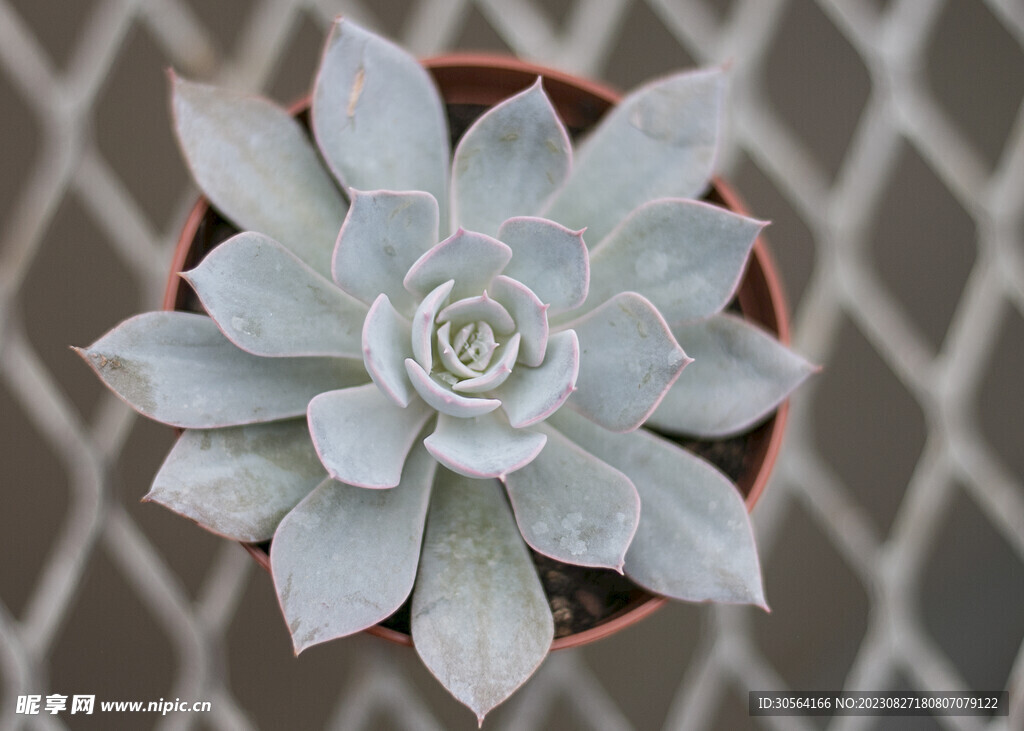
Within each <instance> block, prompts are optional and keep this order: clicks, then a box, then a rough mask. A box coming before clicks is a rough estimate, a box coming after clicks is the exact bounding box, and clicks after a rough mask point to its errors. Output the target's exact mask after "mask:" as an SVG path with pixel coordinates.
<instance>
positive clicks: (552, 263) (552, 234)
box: [498, 216, 590, 313]
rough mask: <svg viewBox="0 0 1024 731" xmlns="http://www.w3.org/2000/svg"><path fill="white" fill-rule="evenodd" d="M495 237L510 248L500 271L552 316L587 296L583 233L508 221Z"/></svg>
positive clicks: (533, 221)
mask: <svg viewBox="0 0 1024 731" xmlns="http://www.w3.org/2000/svg"><path fill="white" fill-rule="evenodd" d="M498 238H499V239H500V240H501V241H503V242H504V243H505V244H507V245H508V247H509V248H510V249H512V261H510V262H509V263H508V266H507V267H505V271H504V272H503V273H504V275H505V276H507V277H510V278H511V279H515V280H516V281H518V282H522V283H523V284H525V285H526V286H527V287H529V288H530V289H531V290H533V292H534V294H536V295H537V297H538V298H539V299H540V301H541V302H543V303H545V304H547V305H549V306H550V307H551V312H552V313H558V312H564V311H566V310H571V309H574V308H576V307H579V306H580V305H581V304H583V300H585V299H586V297H587V288H588V286H589V282H590V264H589V262H588V257H587V245H586V244H585V243H583V231H570V230H569V229H567V228H566V227H565V226H561V225H559V224H557V223H554V222H553V221H548V220H547V219H544V218H531V217H528V216H520V217H518V218H510V219H509V220H507V221H505V223H503V224H502V225H501V228H500V229H499V230H498Z"/></svg>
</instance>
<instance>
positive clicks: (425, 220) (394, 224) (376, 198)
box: [331, 190, 438, 316]
mask: <svg viewBox="0 0 1024 731" xmlns="http://www.w3.org/2000/svg"><path fill="white" fill-rule="evenodd" d="M437 215H438V212H437V201H436V200H434V198H433V196H431V195H429V194H427V193H421V192H418V191H412V192H408V193H394V192H391V191H387V190H378V191H372V192H369V193H364V192H362V191H358V190H353V191H352V207H351V208H350V209H349V212H348V216H347V217H346V218H345V223H344V225H343V226H342V227H341V233H340V234H339V235H338V244H337V247H336V248H335V250H334V259H333V260H332V266H331V271H332V273H333V275H334V281H335V282H336V283H337V284H338V286H339V287H341V288H342V289H343V290H345V291H346V292H348V293H349V294H350V295H352V296H353V297H355V298H356V299H358V300H361V301H362V302H365V303H366V304H368V305H369V304H371V303H372V302H373V301H374V300H375V299H377V295H379V294H381V293H384V294H386V295H387V296H388V299H390V300H391V304H392V305H394V307H395V309H396V310H398V311H399V312H401V313H402V314H403V315H405V316H409V315H410V314H412V312H413V310H414V309H416V303H417V301H418V298H414V297H413V296H412V294H410V293H409V292H408V290H406V289H405V287H404V286H403V285H402V280H403V279H404V278H405V274H406V272H408V271H409V267H411V266H412V265H413V264H414V263H415V262H416V260H417V259H419V258H420V257H421V256H423V254H424V253H426V252H427V251H428V250H429V249H430V247H432V246H434V245H435V244H437V231H438V228H437V226H438V222H437Z"/></svg>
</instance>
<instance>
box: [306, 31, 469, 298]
mask: <svg viewBox="0 0 1024 731" xmlns="http://www.w3.org/2000/svg"><path fill="white" fill-rule="evenodd" d="M311 117H312V120H313V131H314V133H315V134H316V140H317V143H318V144H319V146H320V149H321V151H323V153H324V157H326V158H327V162H328V164H329V165H330V166H331V169H332V170H333V171H334V173H335V175H336V176H337V177H338V179H339V180H341V181H342V182H343V183H344V184H345V185H346V186H347V187H350V188H358V189H359V190H423V191H426V192H427V193H430V194H431V195H432V196H434V198H435V199H437V201H438V203H440V208H441V211H442V216H445V212H446V211H447V208H448V203H447V201H448V196H447V193H448V165H449V161H450V156H449V151H448V150H449V147H448V123H447V121H446V119H445V115H444V108H443V106H442V104H441V98H440V96H439V95H438V93H437V89H436V88H435V86H434V82H433V81H432V80H431V78H430V75H429V74H428V73H427V72H426V71H425V70H424V69H423V67H422V66H420V64H419V63H418V62H417V61H416V59H414V58H413V57H412V56H410V55H409V54H408V53H407V52H406V51H404V50H402V49H401V48H399V47H398V46H396V45H394V44H393V43H390V42H389V41H386V40H384V39H383V38H381V37H379V36H376V35H374V34H372V33H369V32H367V31H366V30H364V29H362V28H360V27H359V26H357V25H355V24H353V23H351V22H350V21H347V20H343V19H339V20H338V21H337V23H335V25H334V27H333V28H332V30H331V34H330V36H329V37H328V38H327V45H326V47H325V48H324V54H323V58H322V59H321V61H320V69H319V71H318V73H317V78H316V85H315V86H314V88H313V109H312V115H311ZM442 230H447V228H446V227H445V226H442ZM388 294H390V292H389V293H388Z"/></svg>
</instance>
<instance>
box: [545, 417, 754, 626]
mask: <svg viewBox="0 0 1024 731" xmlns="http://www.w3.org/2000/svg"><path fill="white" fill-rule="evenodd" d="M549 423H550V424H551V425H552V426H554V427H555V428H556V429H558V430H559V431H561V432H562V433H563V434H565V435H566V436H567V437H569V438H570V439H572V440H573V441H574V442H576V443H577V444H579V445H580V446H581V447H583V448H584V449H585V450H587V451H588V452H590V453H591V454H594V455H597V456H599V457H600V458H601V459H602V460H603V461H605V462H607V463H608V464H610V465H612V466H613V467H615V468H617V469H619V470H622V472H623V473H625V474H626V476H628V477H629V478H630V479H631V480H632V481H633V484H634V485H636V489H637V491H638V492H639V493H640V503H641V506H642V507H641V510H640V526H639V527H638V528H637V532H636V535H635V536H634V537H633V542H632V543H631V544H630V546H629V551H628V552H627V553H626V575H627V576H629V578H631V579H633V581H635V582H636V583H638V584H640V586H643V587H645V588H647V589H650V590H651V591H654V592H657V593H658V594H663V595H665V596H669V597H672V598H675V599H683V600H686V601H694V602H700V601H715V602H731V603H743V604H757V605H759V606H761V607H766V605H765V600H764V589H763V588H762V585H761V568H760V564H759V563H758V559H757V549H756V548H755V546H754V536H753V533H752V532H751V529H750V519H749V517H748V516H747V510H746V506H745V505H744V504H743V498H742V497H741V496H740V493H739V491H738V490H736V488H735V487H734V486H733V484H732V483H731V482H729V480H728V479H727V478H726V477H725V476H724V475H723V474H721V473H720V472H719V471H718V470H716V469H715V468H714V467H712V466H711V465H710V464H708V463H707V462H705V461H704V460H702V459H700V458H699V457H696V456H694V455H692V454H690V453H689V452H687V451H685V450H682V449H680V448H679V447H676V446H675V445H673V444H670V443H669V442H666V441H665V440H664V439H660V438H658V437H656V436H654V435H653V434H651V433H650V432H648V431H646V430H639V431H635V432H631V433H629V434H613V433H611V432H608V431H605V430H604V429H602V428H601V427H599V426H597V425H595V424H592V423H590V422H589V421H587V420H586V419H584V418H582V417H580V416H579V415H577V414H574V413H572V412H571V411H567V410H566V409H562V410H561V411H559V412H558V413H556V414H554V415H553V416H552V417H551V419H550V420H549Z"/></svg>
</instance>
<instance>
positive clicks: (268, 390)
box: [76, 312, 369, 429]
mask: <svg viewBox="0 0 1024 731" xmlns="http://www.w3.org/2000/svg"><path fill="white" fill-rule="evenodd" d="M76 352H78V354H79V355H81V356H82V357H83V358H85V360H86V362H88V363H89V365H90V366H92V368H93V370H95V371H96V374H97V375H98V376H99V377H100V378H101V379H103V382H104V383H106V384H107V386H109V387H110V389H111V390H113V391H114V392H115V393H116V394H117V395H118V396H120V397H121V398H122V399H123V400H124V401H125V402H127V403H128V405H129V406H131V407H132V408H133V409H135V410H136V411H138V412H139V413H140V414H142V415H143V416H148V417H149V418H151V419H156V420H157V421H162V422H163V423H165V424H170V425H171V426H178V427H182V428H185V429H210V428H213V427H221V426H238V425H240V424H253V423H256V422H263V421H274V420H276V419H285V418H288V417H292V416H299V415H301V414H303V413H304V412H305V411H306V405H307V404H308V403H309V400H310V399H312V398H313V397H314V396H316V395H317V394H318V393H323V392H324V391H331V390H334V389H336V388H345V387H348V386H354V385H356V384H359V383H365V382H366V381H367V380H368V379H369V376H368V375H366V370H365V369H364V368H363V363H362V361H360V360H355V359H352V358H260V357H258V356H255V355H252V354H251V353H246V352H245V351H244V350H239V349H238V348H237V347H235V346H234V345H233V344H232V343H231V342H230V341H229V340H228V339H227V338H225V337H224V334H223V333H222V332H221V331H220V330H218V329H217V326H216V325H215V324H214V322H213V320H211V319H210V318H209V317H206V316H205V315H195V314H191V313H187V312H147V313H144V314H142V315H136V316H135V317H132V318H130V319H128V320H125V321H124V322H122V323H121V324H120V325H118V326H117V327H115V328H114V329H113V330H111V331H110V332H108V333H107V334H106V335H104V336H103V337H102V338H100V339H99V340H97V341H96V342H95V343H93V344H92V345H90V346H89V347H88V348H82V349H77V351H76Z"/></svg>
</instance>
